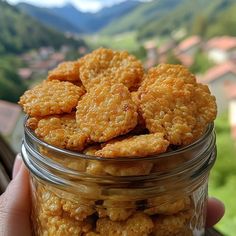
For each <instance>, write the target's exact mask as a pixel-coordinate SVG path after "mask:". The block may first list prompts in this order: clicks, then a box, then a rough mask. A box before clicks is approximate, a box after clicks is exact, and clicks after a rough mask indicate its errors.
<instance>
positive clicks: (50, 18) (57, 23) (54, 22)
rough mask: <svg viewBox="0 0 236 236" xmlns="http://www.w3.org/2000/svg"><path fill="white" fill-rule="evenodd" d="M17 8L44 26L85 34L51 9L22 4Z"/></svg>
mask: <svg viewBox="0 0 236 236" xmlns="http://www.w3.org/2000/svg"><path fill="white" fill-rule="evenodd" d="M17 7H18V8H19V9H20V10H21V11H23V12H25V13H26V14H29V15H30V16H32V17H33V18H35V19H36V20H39V21H40V22H41V23H42V24H44V25H47V26H50V27H51V28H54V29H56V30H58V31H62V32H75V33H82V32H83V31H82V30H81V29H80V28H79V27H77V26H76V25H73V24H71V23H70V22H69V21H68V20H67V19H64V18H63V17H61V16H60V15H58V14H57V13H56V12H55V13H54V12H53V11H52V10H50V9H47V8H43V7H42V8H40V7H35V6H33V5H30V4H27V3H20V4H18V5H17Z"/></svg>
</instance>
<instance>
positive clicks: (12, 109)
mask: <svg viewBox="0 0 236 236" xmlns="http://www.w3.org/2000/svg"><path fill="white" fill-rule="evenodd" d="M20 112H21V108H20V106H18V105H17V104H14V103H10V102H6V101H3V100H0V133H2V134H3V135H9V134H11V133H12V131H13V129H14V127H15V125H16V122H17V119H18V117H19V115H20Z"/></svg>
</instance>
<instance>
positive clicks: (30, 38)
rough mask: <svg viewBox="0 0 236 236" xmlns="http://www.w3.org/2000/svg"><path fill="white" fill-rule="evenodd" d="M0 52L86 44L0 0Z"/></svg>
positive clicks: (18, 51) (17, 51)
mask: <svg viewBox="0 0 236 236" xmlns="http://www.w3.org/2000/svg"><path fill="white" fill-rule="evenodd" d="M0 32H1V33H0V54H6V53H8V54H9V53H21V52H24V51H27V50H29V49H33V48H39V47H41V46H53V47H55V48H58V47H60V46H61V45H63V44H70V45H77V46H79V45H84V43H83V42H82V41H75V40H73V39H68V38H66V37H65V36H64V35H63V34H62V33H59V32H57V31H55V30H52V29H50V28H48V27H45V26H43V25H41V24H40V23H38V22H37V21H35V20H33V19H32V18H31V17H29V16H28V15H25V14H24V13H22V12H21V11H20V10H19V9H17V8H15V7H13V6H11V5H9V4H8V3H7V2H5V1H2V0H0Z"/></svg>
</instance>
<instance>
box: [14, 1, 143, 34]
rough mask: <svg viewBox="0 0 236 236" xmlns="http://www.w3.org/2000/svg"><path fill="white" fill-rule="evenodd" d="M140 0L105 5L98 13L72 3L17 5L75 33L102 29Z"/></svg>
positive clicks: (123, 14)
mask: <svg viewBox="0 0 236 236" xmlns="http://www.w3.org/2000/svg"><path fill="white" fill-rule="evenodd" d="M139 5H141V2H140V1H137V0H129V1H126V2H121V3H119V4H116V5H113V6H111V7H105V8H103V9H102V10H100V11H98V12H96V13H89V12H81V11H79V10H78V9H77V8H75V7H74V6H73V5H72V4H66V5H65V6H62V7H53V8H40V7H36V6H33V5H30V4H25V3H20V4H18V5H17V7H18V8H19V9H21V10H23V11H24V12H25V13H27V14H28V15H30V16H32V17H34V18H35V19H36V20H38V21H40V22H41V23H43V24H46V25H49V26H51V27H53V28H55V29H59V30H60V31H63V32H64V31H70V32H75V33H94V32H98V31H100V30H101V29H102V28H103V27H105V26H107V25H108V24H109V23H110V22H112V21H113V20H114V19H120V18H122V17H123V16H125V15H127V14H128V13H130V12H132V11H133V10H135V9H136V8H137V7H138V6H139Z"/></svg>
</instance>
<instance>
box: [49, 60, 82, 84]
mask: <svg viewBox="0 0 236 236" xmlns="http://www.w3.org/2000/svg"><path fill="white" fill-rule="evenodd" d="M79 69H80V64H79V62H78V61H67V62H62V63H61V64H59V65H58V66H57V67H56V68H55V69H53V70H51V71H49V72H48V80H63V81H80V79H79Z"/></svg>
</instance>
